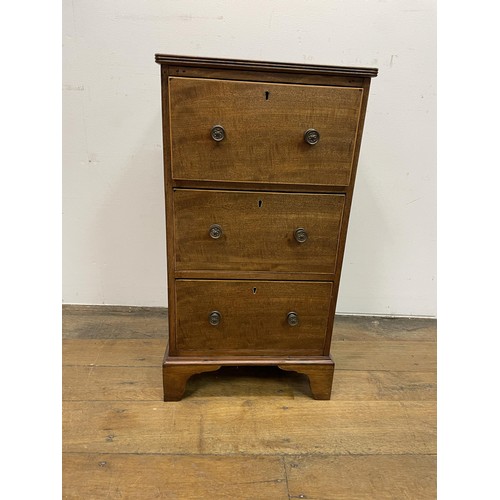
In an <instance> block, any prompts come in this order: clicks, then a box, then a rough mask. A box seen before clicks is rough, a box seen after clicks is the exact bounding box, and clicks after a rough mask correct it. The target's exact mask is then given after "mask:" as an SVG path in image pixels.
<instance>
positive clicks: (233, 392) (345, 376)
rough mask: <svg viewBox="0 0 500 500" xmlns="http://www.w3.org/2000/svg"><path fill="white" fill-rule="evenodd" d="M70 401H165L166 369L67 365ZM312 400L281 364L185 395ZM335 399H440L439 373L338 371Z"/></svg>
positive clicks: (226, 374)
mask: <svg viewBox="0 0 500 500" xmlns="http://www.w3.org/2000/svg"><path fill="white" fill-rule="evenodd" d="M63 382H64V383H63V399H64V400H65V401H82V400H93V401H161V399H162V398H163V392H162V390H163V389H162V377H161V369H160V368H159V367H157V366H154V367H130V366H64V367H63ZM268 396H280V397H282V398H284V399H300V398H309V397H310V389H309V379H308V378H307V377H306V376H305V375H301V374H299V373H295V372H288V371H287V372H283V371H281V370H280V369H278V367H277V366H238V367H236V366H224V367H222V368H220V370H218V371H216V372H211V373H201V374H199V375H193V376H192V377H191V378H190V379H189V380H188V383H187V386H186V390H185V397H195V398H207V397H208V398H217V397H240V398H252V397H268ZM331 399H332V400H335V401H435V399H436V374H435V373H432V372H390V371H356V370H354V371H352V370H337V372H336V374H335V384H334V387H333V392H332V395H331Z"/></svg>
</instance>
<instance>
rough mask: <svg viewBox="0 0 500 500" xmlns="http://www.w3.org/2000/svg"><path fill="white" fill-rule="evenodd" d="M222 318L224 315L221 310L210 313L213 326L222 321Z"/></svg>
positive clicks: (209, 317) (209, 316)
mask: <svg viewBox="0 0 500 500" xmlns="http://www.w3.org/2000/svg"><path fill="white" fill-rule="evenodd" d="M221 319H222V316H221V314H220V312H219V311H212V312H211V313H210V314H209V315H208V321H209V322H210V324H211V325H212V326H217V325H218V324H219V323H220V320H221Z"/></svg>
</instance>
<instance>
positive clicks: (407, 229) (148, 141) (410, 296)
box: [40, 0, 436, 316]
mask: <svg viewBox="0 0 500 500" xmlns="http://www.w3.org/2000/svg"><path fill="white" fill-rule="evenodd" d="M63 5H64V7H63V8H64V19H63V35H64V38H63V43H64V52H63V61H64V81H63V129H64V137H63V143H64V150H63V208H64V214H63V300H64V302H65V303H90V304H124V305H151V306H165V305H166V304H167V298H166V283H165V269H166V261H165V255H164V253H165V252H164V250H165V230H164V215H163V188H162V152H161V151H162V145H161V116H160V80H159V66H158V65H156V64H155V63H154V54H155V53H156V52H163V53H170V54H179V55H183V54H184V55H197V56H208V57H227V58H238V59H257V60H259V59H260V60H270V61H287V62H299V63H302V62H305V63H315V64H334V65H351V66H371V67H378V68H379V76H378V77H377V78H375V79H374V80H373V81H372V91H371V95H370V99H369V102H368V111H367V119H366V124H365V134H364V138H363V143H362V147H361V156H360V160H359V168H358V177H357V184H356V189H355V194H354V202H353V208H352V215H351V222H350V228H349V234H348V240H347V248H346V255H345V259H344V268H343V275H342V282H341V288H340V297H339V303H338V311H339V312H346V313H366V314H369V313H372V314H391V315H392V314H394V315H428V316H434V315H435V313H436V305H435V302H436V298H435V291H436V286H435V273H436V271H435V269H436V255H435V254H436V252H435V245H436V224H435V219H436V179H435V177H436V173H435V155H436V144H435V142H436V127H435V104H436V102H435V101H436V90H435V78H436V75H435V73H436V71H435V70H436V54H435V52H436V50H435V2H433V1H429V0H427V1H425V0H420V1H419V0H411V1H410V0H379V1H367V0H337V1H326V0H325V1H306V0H280V1H273V2H270V1H256V0H254V1H253V2H235V1H229V0H228V1H219V0H212V1H210V2H208V1H202V0H199V1H178V0H177V1H172V0H146V1H141V2H137V1H133V0H119V1H118V0H106V1H105V2H102V1H101V0H85V1H84V0H71V1H69V0H64V3H63ZM40 98H43V96H40Z"/></svg>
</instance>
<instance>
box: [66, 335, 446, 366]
mask: <svg viewBox="0 0 500 500" xmlns="http://www.w3.org/2000/svg"><path fill="white" fill-rule="evenodd" d="M165 344H166V342H165V341H164V340H160V339H146V340H140V339H124V340H118V339H114V340H109V339H106V340H95V339H91V340H83V339H76V340H64V341H63V359H64V364H65V365H80V366H83V365H87V366H156V367H159V366H161V363H162V360H163V353H164V350H165ZM381 344H382V345H381ZM332 353H334V355H335V356H334V357H335V362H336V371H338V370H361V371H366V370H375V371H377V370H381V371H394V372H398V371H403V372H425V371H427V372H434V371H435V370H436V343H435V342H426V341H418V342H416V341H410V340H408V341H390V340H387V341H384V342H380V341H377V340H374V341H347V340H346V341H341V342H334V343H333V346H332ZM261 360H262V357H261ZM264 362H265V358H264ZM260 364H262V363H260Z"/></svg>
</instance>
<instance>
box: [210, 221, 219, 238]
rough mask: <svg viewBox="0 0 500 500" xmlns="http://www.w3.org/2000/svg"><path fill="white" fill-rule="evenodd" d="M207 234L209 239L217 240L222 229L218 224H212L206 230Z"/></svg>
mask: <svg viewBox="0 0 500 500" xmlns="http://www.w3.org/2000/svg"><path fill="white" fill-rule="evenodd" d="M208 234H209V235H210V238H213V239H214V240H218V239H219V238H220V237H221V236H222V228H221V227H220V226H219V224H212V225H211V226H210V229H209V230H208Z"/></svg>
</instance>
